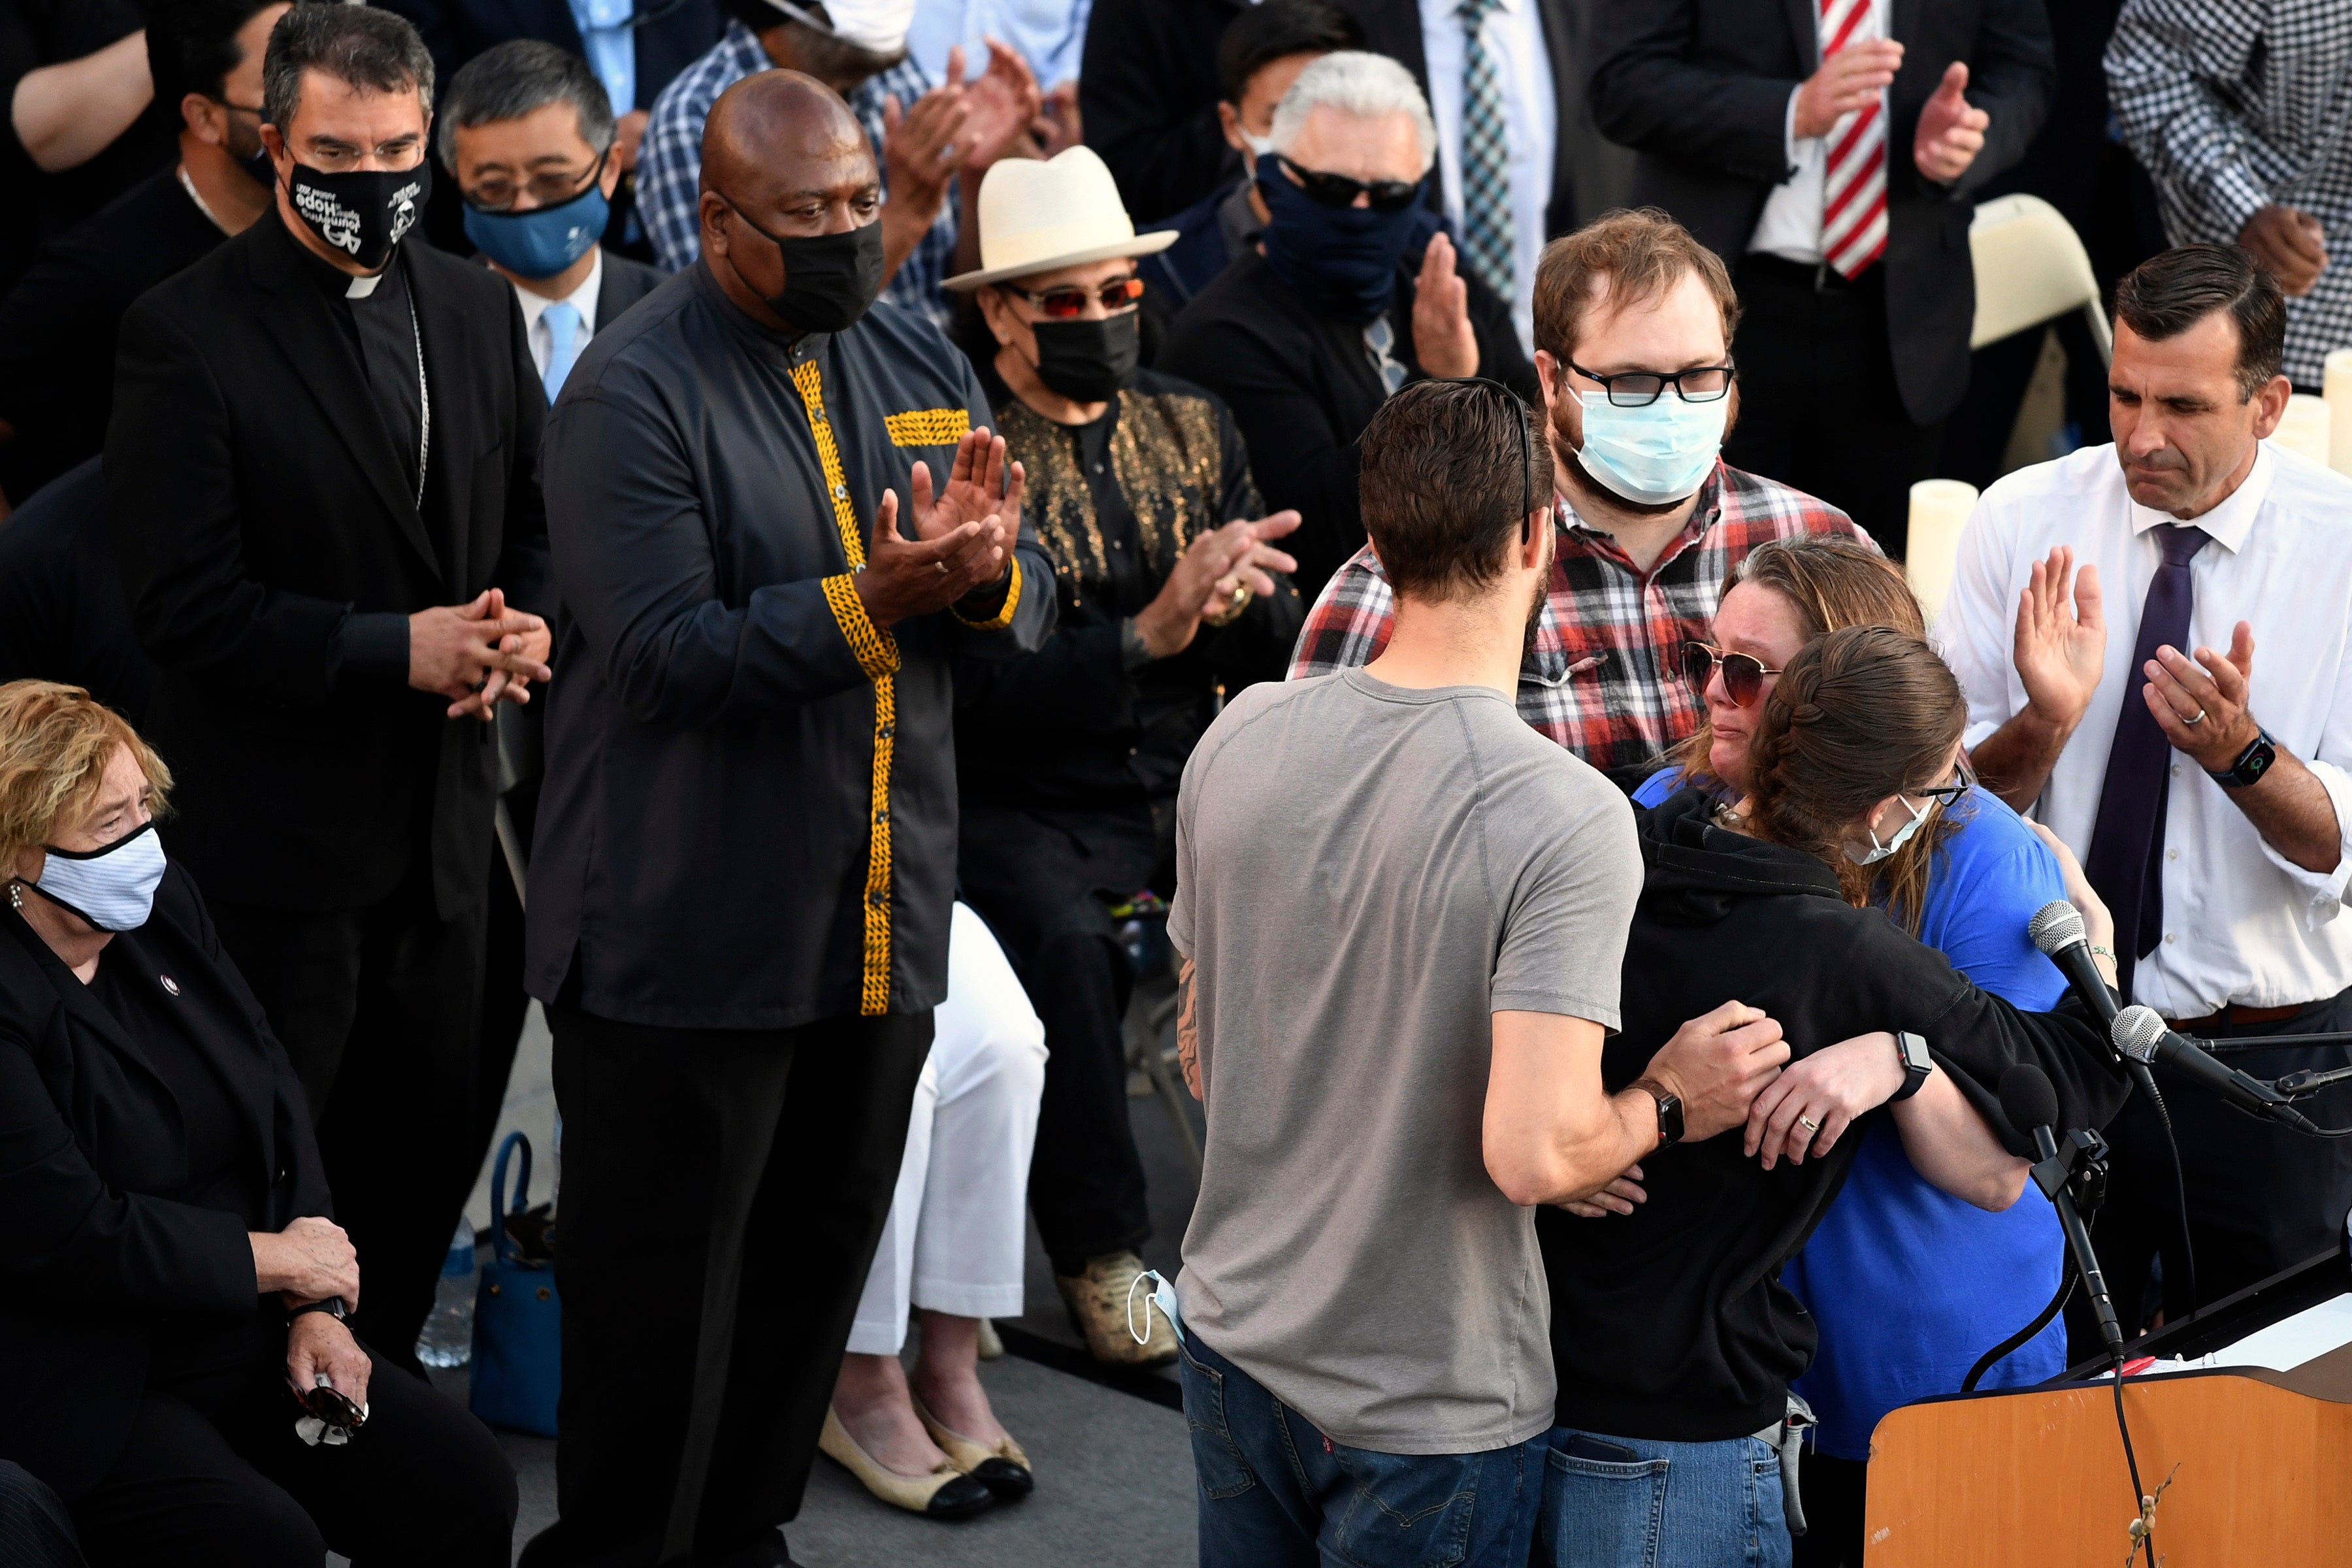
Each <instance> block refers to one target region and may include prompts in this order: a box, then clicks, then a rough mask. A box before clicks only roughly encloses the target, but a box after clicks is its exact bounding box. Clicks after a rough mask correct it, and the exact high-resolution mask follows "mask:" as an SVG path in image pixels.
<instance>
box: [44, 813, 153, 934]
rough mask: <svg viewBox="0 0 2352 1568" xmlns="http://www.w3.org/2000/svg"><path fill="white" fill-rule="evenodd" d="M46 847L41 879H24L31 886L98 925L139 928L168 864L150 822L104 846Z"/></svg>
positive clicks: (107, 928)
mask: <svg viewBox="0 0 2352 1568" xmlns="http://www.w3.org/2000/svg"><path fill="white" fill-rule="evenodd" d="M42 849H43V851H44V854H45V856H46V858H45V859H44V860H43V861H42V864H41V875H40V879H39V880H37V881H34V882H28V883H26V886H27V887H29V888H31V889H33V891H35V892H37V893H38V894H40V895H41V897H43V898H45V899H47V900H49V902H51V903H53V904H55V905H57V906H58V908H59V909H61V910H70V911H71V912H73V913H74V914H78V915H79V916H80V917H81V918H82V919H83V920H85V921H89V923H90V924H91V925H92V926H94V927H96V928H97V929H98V930H100V931H136V930H138V929H139V928H140V927H141V926H143V925H145V924H146V923H147V916H148V915H149V913H150V912H152V910H153V909H154V907H155V889H156V888H157V887H159V886H161V885H162V883H163V868H164V866H165V864H166V862H165V860H164V858H163V839H162V837H160V836H158V835H157V833H156V832H155V825H154V824H153V823H152V822H144V823H142V824H140V825H139V826H137V827H134V828H132V829H131V831H130V832H128V833H126V834H124V835H123V836H122V837H120V838H118V839H116V840H115V841H114V842H113V843H111V844H110V845H108V846H106V847H104V848H102V849H84V850H71V849H57V848H52V847H49V846H47V845H43V846H42Z"/></svg>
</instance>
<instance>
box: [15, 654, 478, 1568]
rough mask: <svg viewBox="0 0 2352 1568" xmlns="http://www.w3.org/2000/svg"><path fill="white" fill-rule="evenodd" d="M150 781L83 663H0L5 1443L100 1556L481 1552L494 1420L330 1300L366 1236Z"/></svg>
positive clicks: (409, 1556)
mask: <svg viewBox="0 0 2352 1568" xmlns="http://www.w3.org/2000/svg"><path fill="white" fill-rule="evenodd" d="M170 783H171V775H170V773H168V771H166V769H165V768H164V766H163V763H162V761H161V760H160V759H159V758H157V757H156V755H155V754H154V752H152V751H150V750H149V749H148V748H147V746H146V745H145V743H144V742H142V741H141V740H140V739H139V737H138V735H137V734H136V733H135V732H134V731H132V730H131V727H130V725H129V724H127V723H126V722H124V721H123V720H122V719H121V717H120V716H119V715H117V714H115V713H114V712H112V711H111V710H108V709H107V708H105V707H103V706H101V705H100V704H99V703H98V702H96V701H94V700H91V698H90V697H89V694H88V693H87V692H84V691H82V690H81V689H79V688H77V687H70V686H60V685H57V684H54V683H50V682H46V681H31V680H22V681H15V682H12V683H10V684H8V685H5V686H0V877H5V879H6V881H7V902H8V906H9V907H8V908H7V909H5V910H0V927H5V935H0V1279H5V1286H0V1458H8V1459H14V1460H16V1462H17V1463H19V1464H21V1465H23V1466H24V1467H25V1468H26V1469H28V1470H30V1471H32V1472H33V1474H35V1475H37V1476H38V1477H39V1478H41V1479H43V1480H45V1481H47V1483H48V1484H49V1485H50V1486H52V1487H54V1488H55V1489H57V1490H58V1493H59V1494H60V1495H61V1496H63V1497H64V1498H65V1500H67V1503H68V1507H69V1508H70V1509H71V1510H72V1513H73V1516H74V1521H75V1523H76V1525H77V1527H78V1528H79V1531H80V1532H81V1536H82V1542H83V1549H84V1552H86V1554H87V1555H88V1557H89V1561H90V1563H92V1564H93V1565H95V1568H106V1565H107V1564H110V1563H141V1564H146V1563H174V1564H193V1563H225V1564H226V1563H236V1564H239V1565H252V1564H270V1565H275V1564H280V1563H283V1564H289V1565H292V1564H304V1565H307V1568H319V1564H320V1563H322V1562H323V1561H324V1557H325V1552H326V1551H327V1548H328V1546H329V1544H331V1545H332V1546H333V1548H334V1549H335V1550H336V1551H338V1552H342V1553H344V1554H345V1555H347V1556H350V1557H352V1558H353V1559H355V1560H356V1561H357V1562H359V1563H433V1564H435V1565H436V1568H444V1565H450V1568H454V1565H458V1564H473V1563H480V1564H485V1565H488V1564H491V1563H498V1564H501V1565H502V1564H504V1563H506V1562H507V1561H508V1554H509V1550H510V1542H511V1537H512V1532H513V1527H514V1515H515V1487H514V1476H513V1472H512V1470H511V1469H510V1468H509V1467H508V1465H507V1463H506V1460H505V1458H504V1457H503V1456H502V1455H501V1454H500V1453H499V1448H498V1446H497V1444H496V1442H495V1440H493V1439H492V1438H491V1436H489V1434H488V1432H487V1431H486V1430H484V1429H483V1427H482V1426H481V1425H480V1424H479V1423H478V1422H477V1421H475V1420H474V1418H473V1417H472V1416H471V1415H467V1413H466V1412H465V1411H464V1410H462V1409H460V1408H459V1407H458V1406H457V1405H455V1404H454V1403H452V1402H450V1401H448V1400H446V1399H445V1398H443V1397H442V1396H441V1395H439V1394H436V1393H434V1392H433V1391H432V1390H431V1389H430V1388H428V1387H426V1386H425V1385H424V1384H421V1383H418V1382H417V1381H415V1379H413V1378H410V1377H407V1376H405V1375H404V1374H402V1373H397V1372H390V1373H385V1374H383V1376H381V1377H378V1376H373V1375H372V1374H373V1366H372V1363H371V1361H370V1358H369V1356H368V1353H367V1352H366V1351H365V1349H363V1348H362V1346H361V1344H360V1343H359V1342H358V1341H357V1340H355V1339H353V1338H352V1334H351V1331H349V1330H348V1329H347V1328H345V1327H344V1325H343V1323H342V1321H341V1311H340V1310H337V1307H336V1306H335V1305H331V1303H334V1304H340V1306H341V1307H348V1306H351V1305H353V1304H356V1302H357V1301H358V1299H359V1294H360V1265H359V1259H358V1258H357V1257H356V1256H355V1255H354V1253H353V1252H352V1246H351V1243H350V1241H349V1240H348V1238H346V1237H345V1236H344V1235H343V1232H342V1230H341V1227H340V1226H336V1225H335V1224H334V1222H333V1220H332V1219H331V1217H330V1216H331V1214H332V1212H333V1211H332V1204H331V1200H330V1198H329V1195H328V1192H327V1184H326V1180H325V1177H324V1176H323V1175H322V1174H321V1172H320V1163H319V1151H318V1145H317V1144H316V1143H315V1142H313V1140H312V1138H311V1134H310V1111H309V1110H308V1108H307V1107H306V1105H305V1103H304V1100H303V1097H302V1089H301V1086H300V1084H299V1082H298V1081H297V1079H295V1076H294V1072H293V1068H292V1067H291V1066H290V1065H289V1062H288V1060H287V1058H286V1053H285V1052H284V1051H283V1050H282V1049H281V1048H280V1047H279V1046H278V1042H277V1040H275V1039H274V1038H272V1037H271V1036H270V1033H269V1028H268V1024H267V1023H265V1022H264V1021H263V1017H262V1012H261V1008H260V1006H259V1005H258V1004H257V1003H256V1002H255V1000H254V998H253V994H252V993H251V992H250V991H248V990H247V988H246V984H245V982H244V980H243V979H242V978H241V977H239V975H238V973H237V972H236V966H235V965H234V964H232V963H230V962H229V960H228V958H227V956H226V954H225V953H223V952H222V951H221V947H220V942H219V941H218V939H217V938H216V937H215V934H214V931H213V925H212V921H211V919H210V917H209V916H207V914H206V913H205V905H204V900H203V899H202V898H201V897H200V896H199V895H198V893H197V891H196V888H195V884H194V881H192V880H191V879H189V877H188V876H187V874H186V873H185V872H184V871H182V870H181V869H180V868H177V867H176V866H173V865H172V864H171V863H170V862H169V861H168V860H166V859H165V858H164V855H163V849H162V847H161V846H160V844H159V842H158V840H157V837H156V834H155V832H154V828H153V823H152V817H153V815H154V813H155V812H156V811H158V810H160V809H161V808H162V805H163V793H164V791H165V790H166V789H167V788H168V787H169V785H170ZM321 1382H325V1383H328V1384H331V1386H332V1388H333V1389H335V1390H336V1391H337V1392H339V1393H340V1394H343V1395H345V1396H347V1397H348V1398H349V1399H350V1400H351V1401H352V1403H353V1404H355V1405H361V1406H362V1407H363V1408H364V1409H365V1411H366V1418H365V1421H364V1423H363V1424H362V1426H359V1427H358V1428H357V1429H356V1430H352V1431H351V1432H349V1434H348V1436H347V1437H344V1438H342V1439H341V1440H338V1435H337V1434H336V1433H334V1432H323V1433H322V1432H321V1431H320V1426H319V1424H318V1423H317V1422H316V1421H307V1422H305V1421H303V1419H302V1418H303V1417H304V1415H305V1411H304V1406H303V1405H302V1404H300V1403H299V1402H298V1397H297V1394H296V1392H295V1391H296V1390H298V1389H299V1390H304V1391H308V1390H310V1389H312V1388H314V1387H315V1386H316V1385H317V1384H320V1383H321ZM298 1422H300V1423H301V1428H300V1430H298ZM320 1437H324V1438H325V1441H323V1442H320V1441H313V1439H317V1438H320Z"/></svg>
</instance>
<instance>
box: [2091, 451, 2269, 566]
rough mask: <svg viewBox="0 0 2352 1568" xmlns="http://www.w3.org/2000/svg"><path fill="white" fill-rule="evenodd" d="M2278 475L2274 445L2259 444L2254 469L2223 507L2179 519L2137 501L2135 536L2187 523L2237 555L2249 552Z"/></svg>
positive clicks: (2133, 520) (2133, 517) (2134, 512)
mask: <svg viewBox="0 0 2352 1568" xmlns="http://www.w3.org/2000/svg"><path fill="white" fill-rule="evenodd" d="M2277 472H2278V461H2277V459H2276V458H2273V457H2272V456H2271V448H2270V444H2269V443H2268V442H2266V441H2265V442H2258V443H2256V445H2255V449H2254V466H2253V467H2252V468H2249V469H2247V470H2246V477H2245V479H2243V480H2242V481H2241V482H2240V484H2239V486H2238V488H2237V489H2234V490H2231V492H2230V495H2229V499H2228V500H2224V501H2222V502H2221V505H2219V506H2217V507H2215V508H2214V509H2213V510H2211V511H2209V512H2207V513H2206V514H2205V515H2204V516H2202V517H2191V518H2178V517H2175V516H2173V515H2172V514H2171V513H2170V512H2168V511H2158V510H2154V509H2153V508H2150V507H2144V506H2142V505H2140V504H2139V502H2137V501H2133V502H2132V503H2131V510H2132V520H2131V528H2132V533H2133V535H2134V536H2135V537H2137V536H2138V535H2140V534H2143V533H2146V532H2147V531H2148V530H2149V529H2151V528H2157V527H2159V526H2164V525H2168V524H2170V525H2178V524H2180V523H2183V522H2185V523H2187V524H2188V525H2189V526H2190V527H2192V528H2201V529H2203V530H2204V531H2205V535H2206V537H2207V538H2209V539H2210V540H2212V541H2213V542H2214V543H2216V544H2219V545H2221V547H2222V548H2223V549H2225V550H2227V551H2228V552H2230V553H2231V554H2232V555H2235V554H2236V553H2237V552H2239V551H2241V550H2242V549H2244V548H2245V544H2246V535H2247V534H2249V533H2251V532H2252V531H2253V527H2254V517H2255V514H2257V513H2258V512H2260V511H2261V510H2263V502H2264V501H2266V500H2269V499H2270V494H2271V479H2272V478H2273V476H2274V475H2275V474H2276V473H2277ZM2126 493H2128V492H2126Z"/></svg>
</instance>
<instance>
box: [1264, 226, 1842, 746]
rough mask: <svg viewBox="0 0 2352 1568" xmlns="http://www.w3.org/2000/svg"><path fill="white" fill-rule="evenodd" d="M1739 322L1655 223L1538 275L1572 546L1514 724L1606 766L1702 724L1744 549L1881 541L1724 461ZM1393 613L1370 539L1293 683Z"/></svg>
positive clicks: (1556, 569)
mask: <svg viewBox="0 0 2352 1568" xmlns="http://www.w3.org/2000/svg"><path fill="white" fill-rule="evenodd" d="M1738 316H1739V301H1738V296H1737V295H1735V294H1734V293H1733V292H1732V288H1731V276H1730V274H1729V273H1728V272H1727V271H1726V270H1725V268H1724V265H1723V262H1722V260H1721V259H1720V258H1717V256H1716V254H1715V253H1714V252H1713V251H1711V250H1709V249H1707V248H1706V247H1704V246H1702V245H1700V244H1699V243H1698V242H1697V241H1696V239H1693V238H1692V237H1691V236H1690V234H1689V233H1688V231H1686V230H1685V229H1684V228H1683V227H1682V226H1680V225H1679V224H1676V223H1675V222H1674V221H1673V220H1672V219H1670V218H1667V217H1666V216H1664V215H1663V214H1660V213H1657V212H1655V211H1653V210H1644V211H1642V212H1631V213H1616V214H1612V216H1608V217H1605V218H1602V219H1601V221H1600V222H1598V223H1595V224H1593V225H1591V226H1589V227H1586V228H1582V229H1580V230H1578V231H1577V232H1576V233H1574V234H1571V235H1569V236H1567V237H1564V238H1561V239H1558V240H1554V241H1553V242H1552V243H1551V245H1550V246H1549V247H1547V248H1546V249H1545V251H1544V255H1543V261H1542V264H1541V266H1540V268H1538V271H1537V274H1536V288H1535V331H1536V343H1537V345H1538V346H1537V350H1536V368H1537V370H1538V373H1539V374H1541V376H1542V378H1543V386H1544V405H1545V409H1546V414H1547V419H1548V423H1549V431H1550V435H1551V439H1552V451H1553V453H1554V455H1555V456H1556V457H1557V458H1558V459H1559V462H1558V465H1557V467H1558V471H1559V481H1560V492H1561V493H1560V497H1559V509H1558V512H1557V517H1558V520H1559V521H1558V523H1557V526H1558V528H1559V552H1558V554H1557V557H1556V559H1555V561H1554V563H1553V565H1552V571H1551V586H1550V589H1549V593H1548V595H1546V598H1545V602H1544V605H1543V608H1542V611H1541V613H1540V615H1539V616H1538V619H1537V621H1536V623H1535V627H1534V631H1533V635H1532V637H1531V639H1530V641H1529V644H1528V655H1527V658H1526V660H1525V662H1524V663H1522V664H1521V665H1520V667H1519V697H1518V707H1519V715H1520V717H1522V718H1524V719H1525V720H1527V721H1528V723H1530V724H1532V725H1534V726H1535V727H1536V728H1537V729H1538V730H1540V731H1543V732H1544V733H1545V734H1547V735H1549V736H1550V737H1551V738H1552V739H1553V740H1555V741H1557V742H1559V743H1560V744H1561V745H1563V746H1566V747H1567V748H1568V749H1569V750H1570V751H1571V752H1575V753H1576V754H1577V755H1578V756H1580V757H1582V758H1583V759H1584V760H1585V761H1586V762H1587V763H1591V765H1592V766H1594V767H1596V768H1600V769H1602V770H1604V771H1605V770H1608V769H1612V768H1631V767H1633V766H1635V765H1637V764H1642V763H1649V762H1650V761H1652V760H1653V759H1654V758H1655V757H1656V756H1657V755H1658V753H1659V752H1663V751H1664V750H1665V749H1666V748H1667V747H1669V746H1671V745H1673V744H1674V743H1675V742H1677V741H1680V740H1681V739H1683V738H1684V737H1685V736H1686V735H1688V734H1689V733H1690V732H1691V731H1693V730H1695V729H1696V728H1697V726H1698V717H1699V713H1700V711H1701V709H1702V706H1703V705H1702V703H1701V701H1700V699H1699V694H1698V693H1697V692H1696V691H1695V690H1693V689H1691V688H1690V687H1689V686H1688V685H1687V684H1686V683H1685V681H1684V680H1683V679H1682V676H1681V674H1680V670H1681V667H1682V646H1683V644H1684V643H1685V642H1706V641H1707V640H1708V627H1709V626H1710V624H1711V623H1712V622H1713V621H1714V619H1715V606H1716V601H1717V599H1718V598H1720V597H1721V595H1722V592H1723V580H1724V577H1725V575H1726V574H1727V573H1728V572H1729V571H1730V569H1731V568H1732V567H1733V566H1735V565H1737V564H1738V563H1739V561H1740V560H1741V559H1742V558H1743V557H1745V556H1746V555H1747V553H1748V552H1749V551H1751V550H1753V549H1755V548H1756V547H1757V546H1758V545H1759V544H1761V543H1763V542H1765V541H1767V540H1769V539H1782V538H1786V537H1788V536H1790V535H1791V534H1798V533H1844V534H1849V535H1851V536H1853V538H1856V539H1864V540H1866V539H1867V538H1868V537H1869V536H1868V535H1866V534H1864V532H1863V531H1862V530H1861V529H1859V528H1857V527H1855V526H1854V524H1853V521H1851V520H1850V519H1848V518H1847V516H1846V515H1845V513H1843V512H1842V511H1840V510H1837V509H1836V508H1835V507H1832V506H1830V505H1828V504H1827V503H1825V502H1822V501H1819V500H1814V499H1813V498H1812V497H1811V496H1809V495H1806V494H1804V493H1803V492H1801V491H1800V490H1793V489H1790V488H1789V487H1788V486H1786V485H1783V484H1779V483H1776V482H1774V481H1773V480H1770V479H1764V478H1761V477H1759V476H1758V475H1755V474H1750V473H1747V472H1744V471H1742V470H1740V469H1738V468H1730V467H1727V465H1726V464H1725V463H1724V462H1723V461H1722V459H1721V458H1718V457H1717V456H1716V451H1717V448H1718V447H1720V446H1721V445H1722V440H1723V433H1724V431H1725V430H1727V429H1728V428H1729V426H1730V424H1731V422H1732V420H1733V419H1735V418H1737V416H1738V407H1739V395H1738V390H1737V388H1736V385H1735V384H1734V378H1733V376H1732V374H1731V366H1730V343H1731V333H1732V329H1733V327H1734V326H1735V325H1736V324H1737V322H1738ZM1393 603H1394V601H1393V598H1392V596H1391V594H1390V591H1389V584H1388V579H1387V578H1386V577H1385V576H1384V575H1383V574H1381V563H1380V561H1379V559H1378V558H1377V557H1375V556H1374V555H1373V553H1372V551H1371V548H1370V546H1369V545H1367V546H1366V547H1365V548H1364V549H1362V550H1360V551H1359V552H1356V554H1355V555H1354V556H1353V557H1352V558H1351V559H1349V562H1348V563H1347V564H1346V565H1344V566H1342V567H1341V568H1340V569H1339V572H1338V574H1335V575H1334V576H1333V577H1332V579H1331V581H1330V582H1329V583H1328V584H1326V585H1325V587H1324V589H1323V593H1322V595H1321V596H1320V597H1319V598H1318V599H1317V600H1316V602H1315V607H1314V609H1313V610H1312V611H1311V612H1309V614H1308V615H1307V626H1306V628H1305V629H1304V630H1303V631H1301V632H1300V634H1299V637H1298V646H1297V650H1296V651H1295V652H1294V653H1293V655H1292V660H1291V668H1290V678H1291V679H1294V680H1297V679H1301V678H1303V677H1306V676H1310V675H1327V674H1329V673H1330V672H1331V671H1333V670H1338V669H1348V668H1355V667H1357V666H1360V665H1364V664H1368V663H1370V661H1371V659H1372V658H1374V657H1375V656H1376V655H1378V654H1379V653H1380V651H1381V648H1382V647H1386V646H1387V644H1388V639H1389V628H1390V626H1391V617H1392V615H1393Z"/></svg>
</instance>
